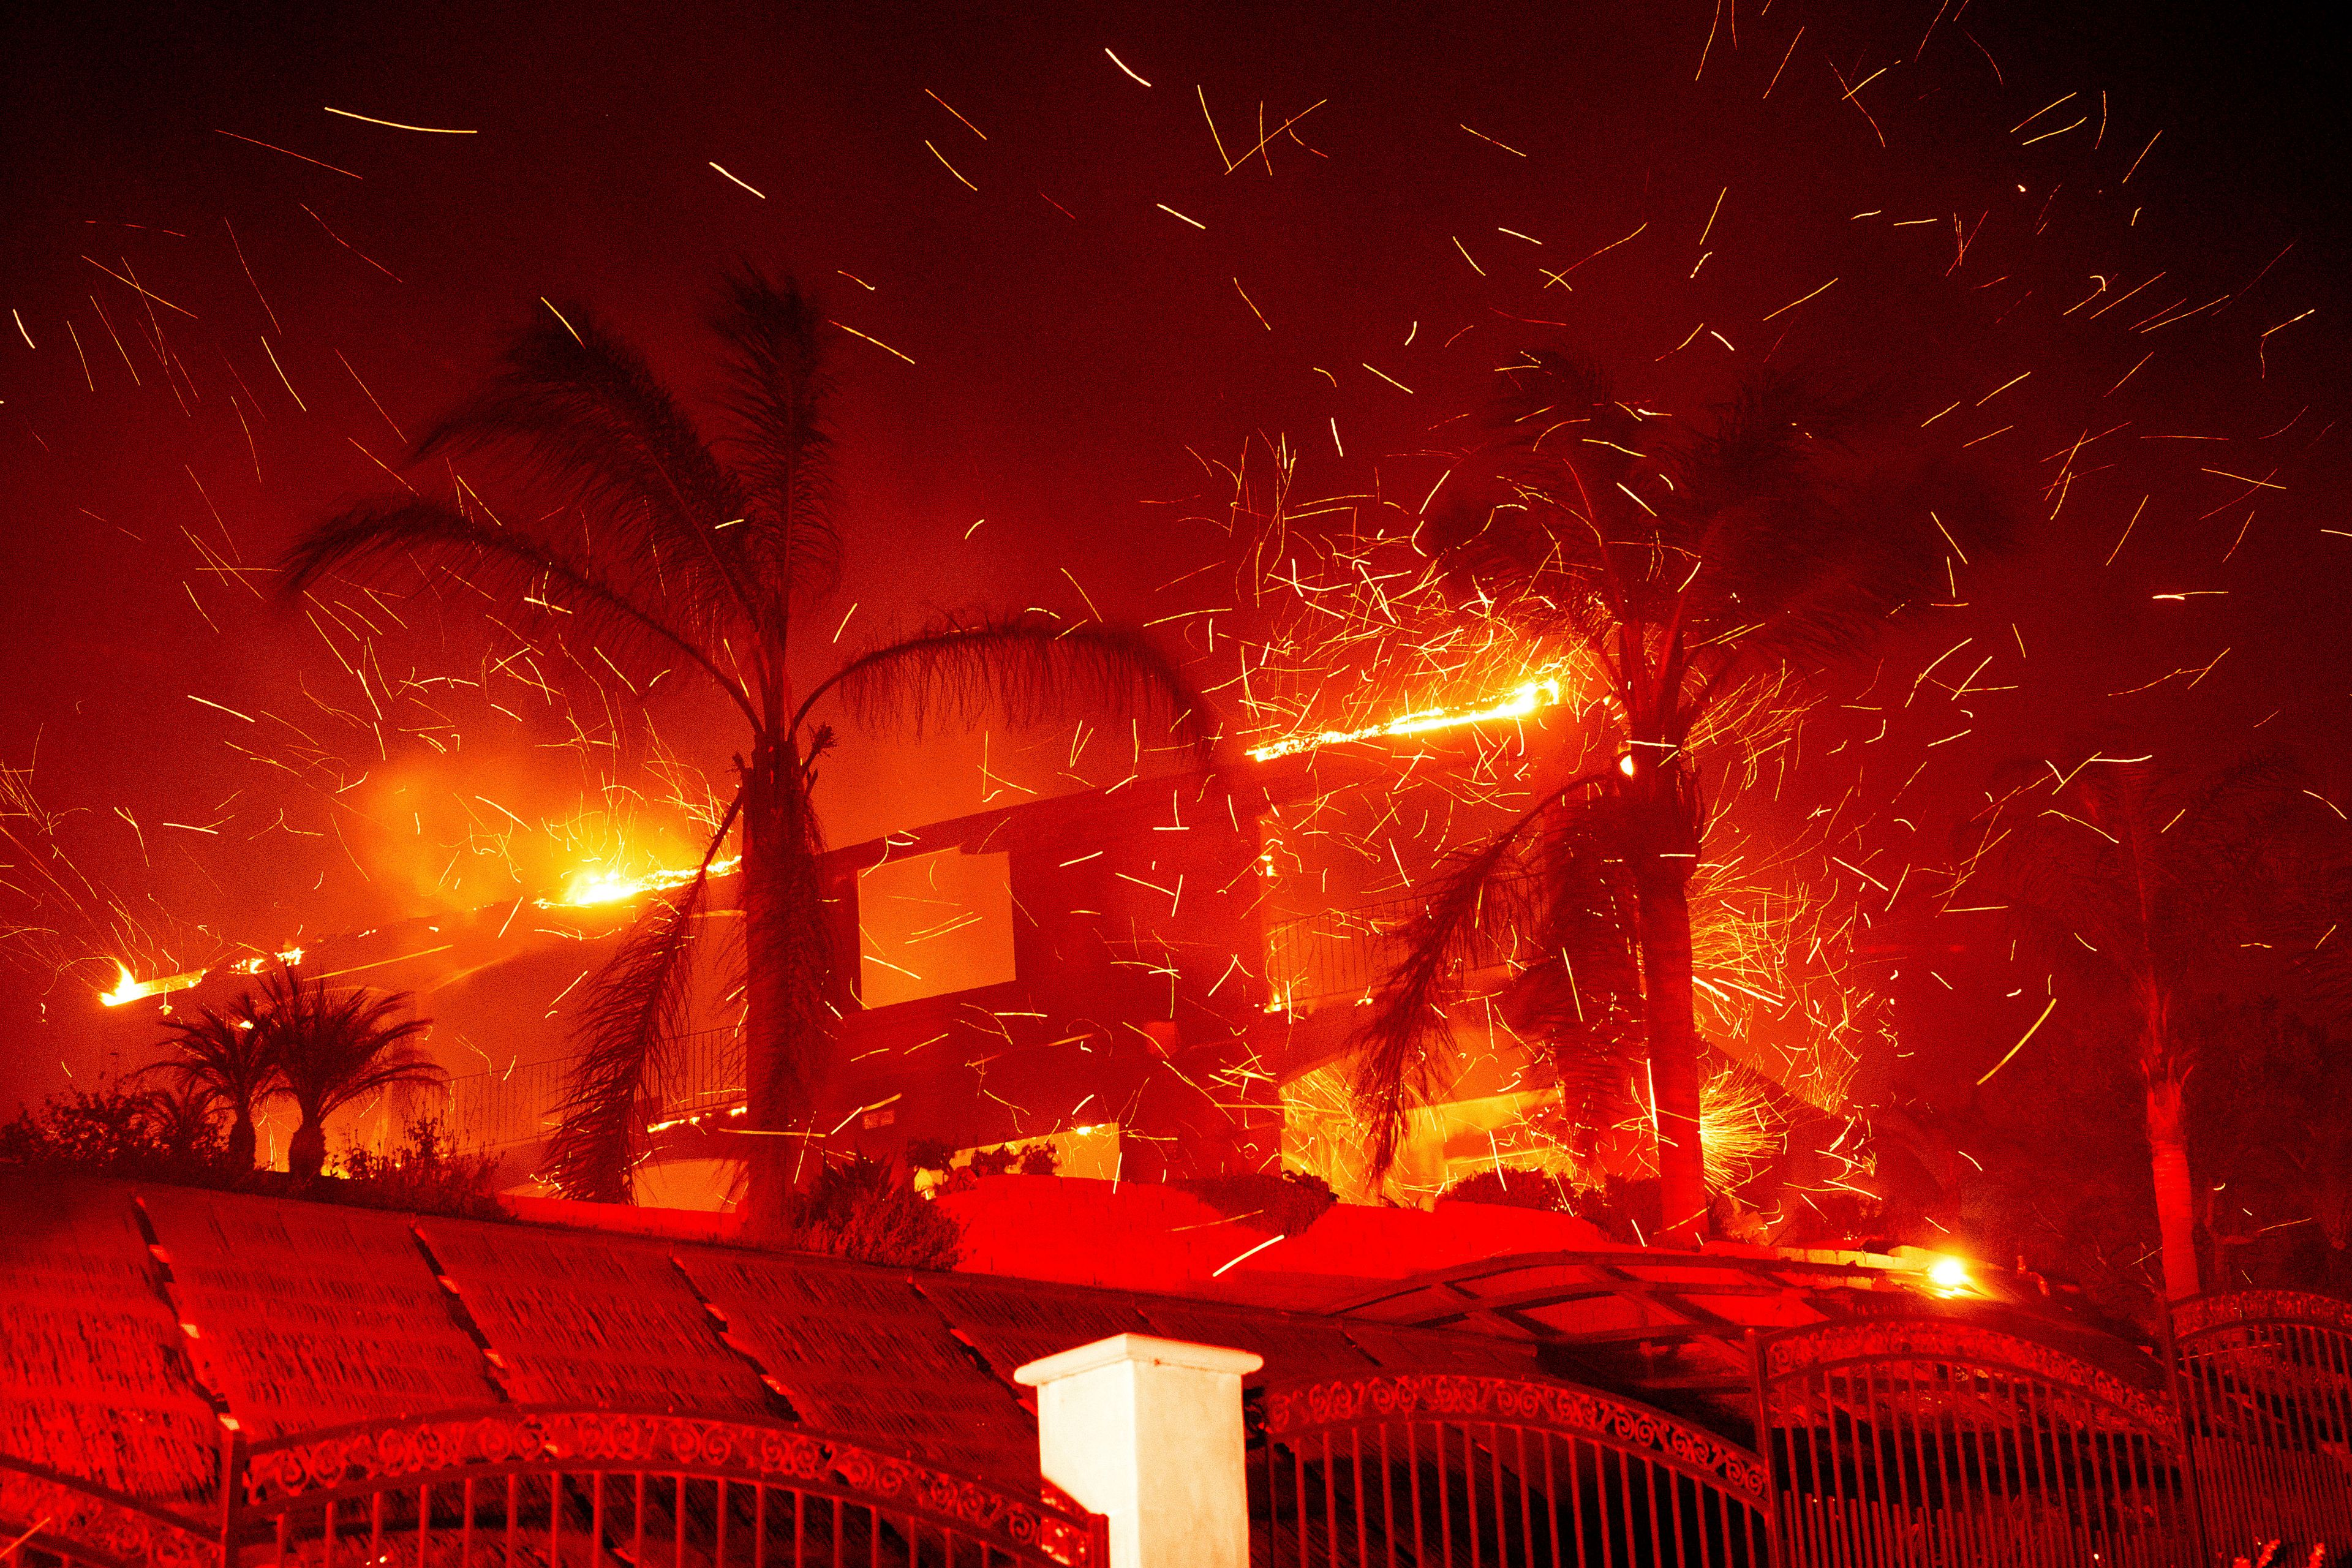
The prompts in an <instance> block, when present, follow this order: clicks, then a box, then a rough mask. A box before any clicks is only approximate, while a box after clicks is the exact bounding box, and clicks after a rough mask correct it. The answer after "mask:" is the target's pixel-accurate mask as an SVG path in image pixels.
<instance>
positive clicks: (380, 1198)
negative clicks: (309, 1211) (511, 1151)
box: [304, 1116, 506, 1219]
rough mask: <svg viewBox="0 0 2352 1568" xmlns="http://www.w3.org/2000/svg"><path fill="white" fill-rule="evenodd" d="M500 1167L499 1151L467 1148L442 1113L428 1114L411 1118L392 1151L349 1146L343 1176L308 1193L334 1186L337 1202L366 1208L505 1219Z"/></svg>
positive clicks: (460, 1217) (463, 1217) (405, 1212)
mask: <svg viewBox="0 0 2352 1568" xmlns="http://www.w3.org/2000/svg"><path fill="white" fill-rule="evenodd" d="M498 1168H499V1161H498V1156H497V1155H495V1154H489V1153H466V1152H461V1151H459V1150H458V1148H457V1145H456V1144H455V1143H453V1142H450V1139H449V1134H448V1130H447V1129H446V1128H445V1127H443V1126H442V1125H441V1122H440V1120H439V1119H438V1118H436V1117H430V1116H425V1117H419V1118H417V1119H416V1120H415V1121H411V1122H410V1123H409V1124H408V1127H407V1129H406V1132H405V1135H404V1138H403V1140H402V1142H401V1143H400V1145H399V1146H398V1147H397V1148H394V1149H393V1150H391V1151H390V1152H386V1153H383V1154H377V1153H373V1152H371V1151H369V1150H368V1149H366V1148H365V1147H363V1146H360V1145H354V1146H353V1147H352V1148H351V1149H349V1150H347V1151H345V1152H344V1154H343V1157H342V1180H341V1181H340V1182H321V1183H318V1184H314V1185H313V1186H312V1187H311V1188H310V1189H308V1190H306V1192H305V1194H304V1195H305V1196H317V1195H320V1193H321V1192H323V1191H328V1190H331V1192H332V1194H333V1196H334V1199H335V1201H336V1202H338V1203H347V1204H352V1205H358V1206H359V1207H362V1208H372V1209H398V1210H400V1211H402V1212H403V1213H404V1214H430V1215H447V1216H449V1217H451V1218H453V1219H502V1218H504V1217H505V1215H506V1211H505V1210H504V1209H502V1208H500V1207H499V1200H498V1190H497V1176H498Z"/></svg>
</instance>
